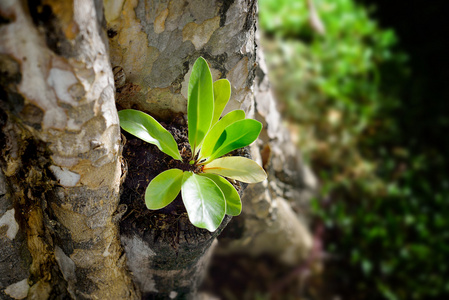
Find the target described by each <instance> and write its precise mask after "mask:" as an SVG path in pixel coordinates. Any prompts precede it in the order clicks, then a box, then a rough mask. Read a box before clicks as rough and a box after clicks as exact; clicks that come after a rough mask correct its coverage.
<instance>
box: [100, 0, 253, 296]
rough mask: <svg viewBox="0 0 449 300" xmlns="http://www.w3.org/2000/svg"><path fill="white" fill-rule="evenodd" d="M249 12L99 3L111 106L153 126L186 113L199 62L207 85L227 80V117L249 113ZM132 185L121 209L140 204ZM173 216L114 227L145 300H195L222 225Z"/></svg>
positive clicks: (229, 6)
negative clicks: (144, 115)
mask: <svg viewBox="0 0 449 300" xmlns="http://www.w3.org/2000/svg"><path fill="white" fill-rule="evenodd" d="M255 13H256V3H255V1H179V0H178V1H137V0H134V1H115V2H114V1H106V4H105V17H106V20H107V28H108V30H107V32H108V37H109V49H110V57H111V63H112V66H113V69H114V74H115V80H116V88H117V93H116V100H117V106H118V107H119V108H136V109H139V110H143V111H146V112H148V113H150V114H152V115H153V116H155V117H158V118H159V119H160V120H171V119H173V116H175V115H176V114H178V113H182V114H185V113H186V108H187V86H188V85H187V83H188V79H189V77H190V70H191V67H192V65H193V63H194V62H195V60H196V59H197V58H198V57H199V56H203V57H204V58H206V60H207V61H208V62H209V64H210V67H211V71H212V75H213V77H214V80H217V79H219V78H224V77H225V78H227V79H228V80H229V81H230V82H231V86H232V97H231V101H230V103H229V104H228V106H227V108H226V111H230V110H233V109H243V110H245V112H247V113H248V114H249V115H251V114H252V113H253V110H254V98H253V93H252V89H253V82H254V76H255V73H254V71H255V59H256V55H255V43H254V34H255V21H256V20H255ZM184 127H185V121H184ZM136 151H137V150H136ZM130 161H131V162H130ZM128 163H129V164H131V163H134V162H132V160H129V161H128ZM132 173H133V174H136V173H138V171H136V170H134V171H133V172H132ZM150 179H151V178H147V179H146V180H150ZM135 182H136V186H134V187H125V190H124V194H126V195H125V196H124V197H122V201H123V202H124V204H125V203H127V205H128V206H129V203H130V202H131V203H135V202H136V201H139V203H140V202H141V201H142V200H141V199H140V198H141V196H142V195H141V194H142V193H140V194H139V193H138V194H137V195H135V196H132V197H131V199H132V200H131V201H130V200H129V199H130V196H129V195H128V193H127V191H126V189H131V190H133V189H134V190H137V189H138V184H139V183H138V182H139V180H137V179H136V180H135ZM146 182H148V181H146ZM144 209H145V208H140V209H136V208H133V210H137V211H139V212H140V211H141V210H144ZM174 211H176V209H175V208H173V210H170V209H168V211H165V212H159V213H157V215H156V216H152V218H153V217H155V218H157V220H158V221H157V222H156V221H155V222H152V223H148V222H145V221H143V220H142V221H139V222H136V220H135V218H136V217H137V218H138V216H135V214H134V213H132V214H131V215H130V217H129V218H125V219H124V220H123V221H122V223H121V229H122V231H121V238H122V242H123V244H124V247H125V251H126V253H127V255H128V257H129V260H128V267H129V268H130V270H131V271H132V273H133V276H134V280H135V282H136V283H137V284H138V286H139V288H140V289H141V291H142V292H143V294H144V295H146V296H148V297H149V296H150V295H151V296H158V297H160V298H161V299H164V298H168V297H175V296H177V297H180V298H186V297H196V296H195V293H196V289H197V287H198V285H199V283H200V281H201V278H202V277H203V276H204V273H205V265H206V264H207V261H208V257H209V254H210V252H211V251H212V248H211V246H212V245H214V244H215V243H214V241H215V238H216V236H217V235H218V234H219V233H220V232H221V230H222V229H223V227H224V226H225V225H226V223H227V221H226V222H224V223H223V224H222V226H221V227H220V228H219V229H218V230H217V231H216V232H214V233H213V234H210V233H209V232H208V231H207V230H200V229H197V228H195V227H193V226H192V225H191V224H190V223H189V222H188V220H187V218H186V216H185V214H183V213H182V211H177V212H174ZM173 213H175V214H176V215H178V214H179V216H180V217H179V218H178V220H176V221H173V222H172V223H171V227H172V228H174V229H172V228H167V227H168V225H167V224H169V223H170V222H169V221H167V218H169V217H170V215H172V214H173ZM146 219H148V217H147V218H146ZM163 220H165V221H163ZM155 224H156V225H155ZM161 224H162V225H161ZM164 227H165V228H164ZM149 274H151V275H150V276H149Z"/></svg>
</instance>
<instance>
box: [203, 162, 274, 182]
mask: <svg viewBox="0 0 449 300" xmlns="http://www.w3.org/2000/svg"><path fill="white" fill-rule="evenodd" d="M203 172H204V173H212V174H217V175H221V176H224V177H228V178H231V179H235V180H239V181H242V182H246V183H256V182H261V181H263V180H265V179H266V178H267V174H266V173H265V171H264V170H263V169H262V167H261V166H259V164H257V163H256V162H255V161H253V160H251V159H249V158H245V157H240V156H231V157H223V158H219V159H216V160H214V161H212V162H211V163H209V164H207V165H205V166H204V167H203Z"/></svg>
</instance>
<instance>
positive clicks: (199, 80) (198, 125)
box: [187, 57, 214, 153]
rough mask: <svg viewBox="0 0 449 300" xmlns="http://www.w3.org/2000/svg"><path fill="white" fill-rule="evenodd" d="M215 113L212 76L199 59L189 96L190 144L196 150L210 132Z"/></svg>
mask: <svg viewBox="0 0 449 300" xmlns="http://www.w3.org/2000/svg"><path fill="white" fill-rule="evenodd" d="M213 113H214V93H213V85H212V75H211V73H210V70H209V66H208V65H207V62H206V60H205V59H204V58H202V57H199V58H198V59H197V60H196V62H195V64H194V65H193V69H192V74H191V75H190V79H189V90H188V96H187V118H188V127H189V128H188V129H189V143H190V145H191V147H192V152H193V153H196V150H197V148H198V146H199V145H201V142H202V141H203V139H204V137H205V136H206V133H207V132H208V131H209V128H210V126H211V122H212V116H213Z"/></svg>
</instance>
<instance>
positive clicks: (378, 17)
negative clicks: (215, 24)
mask: <svg viewBox="0 0 449 300" xmlns="http://www.w3.org/2000/svg"><path fill="white" fill-rule="evenodd" d="M448 12H449V10H448V1H444V0H443V1H388V0H377V1H375V0H372V1H370V0H365V1H356V0H296V1H293V0H259V21H260V23H259V24H260V29H261V30H262V36H263V38H262V41H261V44H262V46H263V49H264V52H265V56H266V61H267V64H268V69H269V76H270V80H271V82H272V84H273V88H274V91H275V94H276V97H277V99H278V101H279V102H280V104H281V111H282V112H283V114H284V116H285V117H286V118H287V120H288V124H289V127H290V128H291V129H292V131H293V132H294V136H295V137H296V141H297V143H298V146H299V148H300V150H301V151H302V154H303V155H304V157H305V159H306V161H307V162H308V164H309V165H311V167H312V169H313V171H314V172H315V174H316V175H317V177H318V178H319V181H320V185H321V188H320V195H319V197H317V198H316V199H314V201H313V216H314V221H313V227H314V228H313V229H312V230H314V229H315V230H321V231H323V232H324V235H323V240H322V242H323V245H324V251H325V253H324V254H325V257H324V258H323V260H324V269H323V272H322V273H321V274H320V275H319V276H320V277H321V281H322V282H321V283H319V284H315V286H314V285H313V284H314V283H313V282H309V284H307V283H305V286H306V288H305V289H306V291H305V292H304V293H303V296H304V297H306V298H310V297H311V298H315V299H333V298H335V297H338V298H341V299H390V300H394V299H447V297H448V296H449V269H448V268H449V209H448V203H447V202H448V200H449V177H448V176H447V174H448V173H447V171H448V170H449V158H448V156H447V154H448V153H449V147H448V146H449V138H448V133H449V109H448V106H449V97H448V96H449V93H448V91H449V89H448V83H447V80H448V78H449V74H448V73H449V71H448V65H447V64H446V62H447V56H448V54H449V49H448V48H449V47H448V42H447V39H448V37H447V35H448V33H449V31H448V30H449V26H448V24H449V18H448V17H447V15H448Z"/></svg>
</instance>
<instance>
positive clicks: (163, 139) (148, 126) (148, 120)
mask: <svg viewBox="0 0 449 300" xmlns="http://www.w3.org/2000/svg"><path fill="white" fill-rule="evenodd" d="M118 117H119V119H120V126H121V127H122V128H123V130H125V131H127V132H129V133H131V134H132V135H134V136H136V137H138V138H140V139H142V140H144V141H145V142H147V143H150V144H153V145H156V146H157V147H158V148H159V150H161V151H162V152H164V153H165V154H167V155H170V156H171V157H173V158H174V159H178V160H182V158H181V154H179V151H178V145H177V144H176V142H175V139H174V138H173V136H172V135H171V133H170V132H168V131H167V130H166V129H165V128H164V127H162V125H161V124H159V122H158V121H156V120H155V119H154V118H153V117H152V116H150V115H147V114H146V113H144V112H141V111H138V110H134V109H125V110H121V111H119V112H118Z"/></svg>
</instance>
